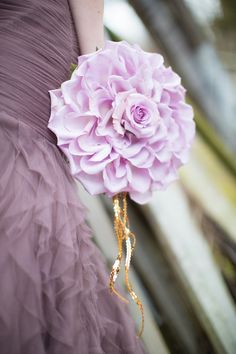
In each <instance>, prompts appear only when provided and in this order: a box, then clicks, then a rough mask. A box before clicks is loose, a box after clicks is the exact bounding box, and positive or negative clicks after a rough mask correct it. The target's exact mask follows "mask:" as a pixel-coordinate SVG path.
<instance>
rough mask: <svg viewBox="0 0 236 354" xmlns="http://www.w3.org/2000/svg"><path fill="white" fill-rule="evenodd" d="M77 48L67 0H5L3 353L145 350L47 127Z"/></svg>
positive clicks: (1, 72) (0, 125) (0, 136)
mask: <svg viewBox="0 0 236 354" xmlns="http://www.w3.org/2000/svg"><path fill="white" fill-rule="evenodd" d="M78 55H79V47H78V42H77V37H76V34H75V29H74V23H73V20H72V15H71V12H70V7H69V4H68V0H0V353H1V354H45V353H49V354H72V353H73V354H118V353H126V354H131V353H132V354H141V353H145V349H144V344H143V342H142V339H139V338H137V337H136V333H137V329H136V328H135V324H134V321H133V319H132V317H131V315H130V312H129V305H127V304H125V303H124V302H122V301H121V300H120V299H119V298H118V297H117V296H116V295H114V294H110V292H109V288H108V279H109V273H110V270H109V269H108V268H107V266H106V263H105V259H104V257H103V255H102V254H101V252H100V250H99V249H98V248H97V246H96V245H95V243H94V241H93V239H92V230H91V229H90V228H89V226H88V224H87V223H86V221H85V220H86V219H85V218H86V212H87V209H86V207H85V206H84V205H83V204H82V202H81V201H80V199H79V196H78V193H77V186H76V182H75V180H74V179H73V178H72V176H71V175H70V171H69V166H68V163H67V162H66V159H65V157H64V156H63V154H62V153H61V152H60V150H59V148H58V147H57V145H56V137H55V135H54V134H53V133H52V132H51V131H50V130H49V129H48V128H47V124H48V120H49V115H50V96H49V93H48V90H50V89H54V88H58V87H59V86H60V84H61V82H63V81H65V80H67V79H68V78H69V75H70V73H69V70H70V64H71V63H73V62H74V63H75V62H76V58H77V56H78ZM101 232H102V228H101ZM117 289H119V287H117ZM119 290H120V292H121V293H122V291H121V289H119ZM123 294H124V293H123ZM125 296H127V294H125Z"/></svg>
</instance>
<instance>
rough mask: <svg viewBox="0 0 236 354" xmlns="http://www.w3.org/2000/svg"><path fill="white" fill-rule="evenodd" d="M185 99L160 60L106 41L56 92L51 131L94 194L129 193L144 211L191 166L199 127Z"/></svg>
mask: <svg viewBox="0 0 236 354" xmlns="http://www.w3.org/2000/svg"><path fill="white" fill-rule="evenodd" d="M185 93H186V90H185V88H184V87H183V86H182V85H181V78H180V76H179V75H178V74H176V73H175V72H174V71H173V70H172V68H171V67H165V65H164V59H163V57H162V56H161V55H160V54H157V53H148V52H145V51H143V50H142V49H141V48H140V47H139V45H137V44H133V45H131V44H129V43H128V42H126V41H120V42H113V41H110V40H106V41H105V43H104V46H103V48H101V49H99V50H98V51H96V52H93V53H90V54H86V55H81V56H79V57H78V66H77V68H76V69H75V71H74V72H73V73H72V76H71V79H70V80H68V81H65V82H64V83H62V85H61V88H59V89H56V90H51V91H50V97H51V115H50V119H49V124H48V127H49V129H51V130H52V131H53V132H54V133H55V134H56V135H57V138H58V146H59V147H60V148H61V150H62V151H63V152H64V154H65V155H66V156H67V157H68V160H69V163H70V167H71V173H72V175H73V176H74V177H75V178H77V179H78V180H80V182H81V183H82V184H83V186H84V187H85V189H86V190H87V191H88V192H89V193H91V194H99V193H105V194H107V195H108V196H110V197H111V196H113V195H115V194H116V193H118V192H123V191H126V192H129V195H130V197H131V198H132V199H133V200H134V201H136V202H138V203H140V204H144V203H146V202H148V201H149V200H150V198H151V196H152V192H153V191H154V190H155V189H164V188H166V187H167V186H168V184H169V183H171V182H172V181H174V180H175V179H176V178H177V177H178V175H177V171H178V168H179V167H180V166H181V165H183V164H185V163H187V162H188V159H189V151H190V148H191V145H192V142H193V139H194V135H195V123H194V120H193V110H192V107H191V106H190V105H188V104H187V103H186V102H185Z"/></svg>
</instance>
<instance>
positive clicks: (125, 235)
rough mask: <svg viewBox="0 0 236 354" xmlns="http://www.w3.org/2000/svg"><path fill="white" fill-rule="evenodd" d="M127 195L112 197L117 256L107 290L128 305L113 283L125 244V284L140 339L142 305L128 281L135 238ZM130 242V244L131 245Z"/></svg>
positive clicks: (118, 269) (142, 325)
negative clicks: (134, 309)
mask: <svg viewBox="0 0 236 354" xmlns="http://www.w3.org/2000/svg"><path fill="white" fill-rule="evenodd" d="M126 197H127V193H126V192H122V193H118V194H116V195H115V196H114V197H113V209H114V229H115V233H116V237H117V240H118V255H117V257H116V260H115V262H114V264H113V267H112V271H111V273H110V282H109V289H110V291H111V293H115V294H116V295H117V296H118V297H119V298H120V299H121V300H123V301H125V302H126V303H128V300H127V299H125V298H124V297H123V296H122V295H121V294H120V293H119V292H118V291H117V290H116V289H115V288H114V285H115V281H116V279H117V276H118V273H119V271H120V267H121V262H122V248H123V242H125V243H126V259H125V283H126V286H127V289H128V292H129V293H130V295H131V297H132V299H133V300H134V301H135V302H136V304H137V305H138V307H139V310H140V312H141V315H142V323H141V329H140V331H139V333H138V337H141V335H142V333H143V329H144V311H143V305H142V303H141V301H140V300H139V298H138V296H137V295H136V294H135V292H134V291H133V288H132V286H131V284H130V281H129V267H130V261H131V256H132V253H133V251H134V248H135V244H136V238H135V235H134V234H133V233H132V232H131V231H130V228H129V220H128V215H127V199H126ZM131 240H132V243H131Z"/></svg>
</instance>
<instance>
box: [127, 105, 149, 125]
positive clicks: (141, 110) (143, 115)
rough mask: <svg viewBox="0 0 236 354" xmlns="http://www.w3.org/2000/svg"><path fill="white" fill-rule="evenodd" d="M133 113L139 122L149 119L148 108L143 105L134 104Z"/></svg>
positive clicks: (135, 119)
mask: <svg viewBox="0 0 236 354" xmlns="http://www.w3.org/2000/svg"><path fill="white" fill-rule="evenodd" d="M131 113H132V114H133V118H134V121H135V122H136V123H138V124H140V123H144V122H145V121H146V120H147V119H148V115H147V112H146V109H145V107H143V106H139V105H138V106H135V105H134V106H132V108H131Z"/></svg>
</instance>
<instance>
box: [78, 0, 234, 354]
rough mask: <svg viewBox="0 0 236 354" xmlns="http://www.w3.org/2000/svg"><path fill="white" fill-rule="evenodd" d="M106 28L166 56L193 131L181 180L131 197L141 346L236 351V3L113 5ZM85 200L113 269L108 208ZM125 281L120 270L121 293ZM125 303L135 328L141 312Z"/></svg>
mask: <svg viewBox="0 0 236 354" xmlns="http://www.w3.org/2000/svg"><path fill="white" fill-rule="evenodd" d="M104 24H105V29H106V36H107V38H110V39H112V40H122V39H125V40H127V41H129V42H130V43H138V44H139V45H140V46H141V47H142V49H144V50H146V51H149V52H158V53H161V54H162V55H163V56H164V58H165V64H166V65H167V66H169V65H170V66H171V67H172V68H173V69H174V70H175V71H176V72H177V73H178V74H179V75H180V76H181V77H182V82H183V85H184V86H185V87H186V88H187V100H188V102H189V103H190V104H192V105H193V108H194V112H195V122H196V126H197V135H196V138H195V141H194V145H193V147H192V150H191V158H190V162H189V163H188V164H187V165H186V166H184V167H182V168H181V169H180V179H179V180H178V182H174V183H172V185H171V186H170V187H169V188H168V189H167V190H166V191H163V192H156V193H155V194H154V196H153V198H152V201H151V202H150V203H149V204H147V205H144V206H140V205H137V204H135V203H133V202H132V201H131V200H128V204H129V205H128V214H129V219H130V223H131V229H132V231H134V233H135V235H136V239H137V243H136V248H135V251H134V255H133V257H132V260H131V269H130V280H131V283H132V285H133V289H134V290H135V292H136V294H137V295H138V296H139V298H140V300H141V301H142V303H143V306H144V314H145V327H144V332H143V335H142V337H141V340H143V342H144V344H145V347H146V350H147V353H150V354H162V353H174V354H185V353H186V354H193V353H196V354H197V353H199V354H205V353H219V354H224V353H236V309H235V303H236V183H235V182H236V159H235V153H236V115H235V114H236V113H235V112H236V1H235V0H202V1H198V0H130V1H128V0H127V1H125V0H107V1H105V13H104ZM79 193H81V198H82V199H83V200H84V203H85V204H86V205H87V207H88V210H89V214H88V222H89V224H90V225H91V227H92V228H93V230H94V241H95V242H96V243H97V245H98V246H99V248H100V249H101V251H102V253H103V255H104V257H105V259H106V261H107V265H108V268H109V269H110V270H111V267H112V265H113V263H114V260H115V258H116V256H117V241H116V238H115V234H114V231H113V209H112V201H111V200H108V198H103V197H94V196H93V197H91V196H90V195H88V194H87V193H86V192H85V191H84V189H83V188H82V187H80V186H79ZM124 279H125V276H124V271H122V270H121V272H120V273H119V277H118V279H117V282H118V283H119V284H120V285H121V286H122V287H123V288H124V289H125V287H124ZM127 299H130V300H129V301H130V309H131V311H132V315H133V318H134V320H135V322H136V324H137V331H138V329H139V328H140V324H141V315H140V312H139V310H138V307H137V305H136V304H135V303H134V302H133V301H132V299H131V297H130V295H129V294H128V293H127ZM108 354H112V353H108Z"/></svg>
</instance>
